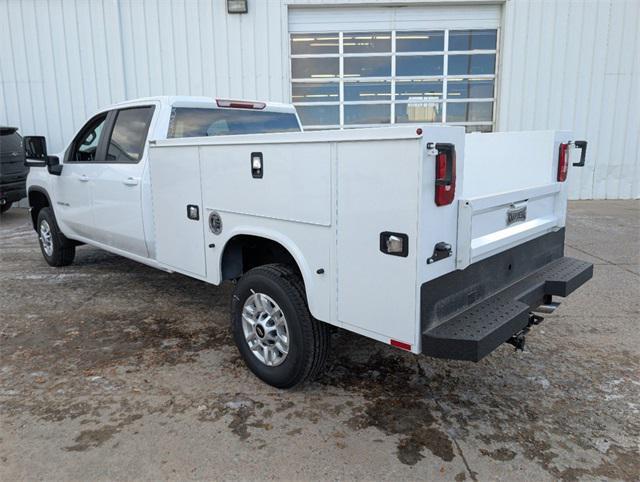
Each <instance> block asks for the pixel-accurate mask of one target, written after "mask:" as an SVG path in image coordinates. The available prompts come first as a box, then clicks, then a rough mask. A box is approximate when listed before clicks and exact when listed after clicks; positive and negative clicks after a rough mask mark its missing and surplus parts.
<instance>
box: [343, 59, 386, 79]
mask: <svg viewBox="0 0 640 482" xmlns="http://www.w3.org/2000/svg"><path fill="white" fill-rule="evenodd" d="M344 75H345V77H388V76H390V75H391V57H345V59H344Z"/></svg>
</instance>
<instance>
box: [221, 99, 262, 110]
mask: <svg viewBox="0 0 640 482" xmlns="http://www.w3.org/2000/svg"><path fill="white" fill-rule="evenodd" d="M216 104H217V105H218V107H226V108H230V109H256V110H262V109H264V108H265V107H266V106H267V104H265V103H264V102H245V101H242V100H229V99H216Z"/></svg>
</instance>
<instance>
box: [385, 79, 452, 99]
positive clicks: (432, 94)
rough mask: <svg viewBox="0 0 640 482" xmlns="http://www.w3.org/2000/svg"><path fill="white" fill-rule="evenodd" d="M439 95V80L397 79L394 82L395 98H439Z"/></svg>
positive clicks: (440, 83) (440, 84)
mask: <svg viewBox="0 0 640 482" xmlns="http://www.w3.org/2000/svg"><path fill="white" fill-rule="evenodd" d="M441 97H442V81H441V80H436V81H426V80H398V81H397V82H396V100H412V99H414V100H415V99H419V100H439V99H440V98H441Z"/></svg>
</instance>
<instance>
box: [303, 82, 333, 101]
mask: <svg viewBox="0 0 640 482" xmlns="http://www.w3.org/2000/svg"><path fill="white" fill-rule="evenodd" d="M339 96H340V85H339V84H338V82H320V83H315V82H314V83H310V82H305V83H302V82H294V83H293V84H292V85H291V98H292V99H293V102H331V101H334V102H337V101H338V100H339Z"/></svg>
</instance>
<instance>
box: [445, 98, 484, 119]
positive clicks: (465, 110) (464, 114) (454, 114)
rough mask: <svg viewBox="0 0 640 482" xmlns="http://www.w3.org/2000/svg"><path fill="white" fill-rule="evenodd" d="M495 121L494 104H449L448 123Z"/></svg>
mask: <svg viewBox="0 0 640 482" xmlns="http://www.w3.org/2000/svg"><path fill="white" fill-rule="evenodd" d="M492 119H493V102H448V103H447V122H482V121H489V122H490V121H491V120H492Z"/></svg>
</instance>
